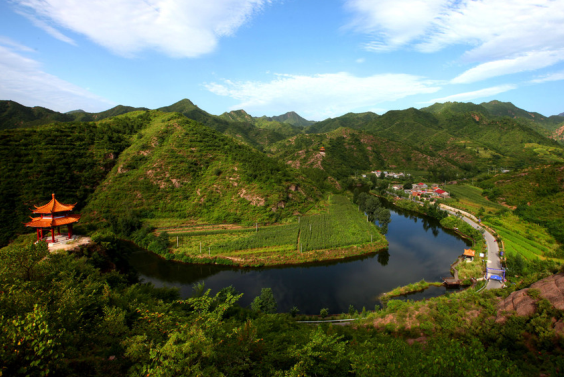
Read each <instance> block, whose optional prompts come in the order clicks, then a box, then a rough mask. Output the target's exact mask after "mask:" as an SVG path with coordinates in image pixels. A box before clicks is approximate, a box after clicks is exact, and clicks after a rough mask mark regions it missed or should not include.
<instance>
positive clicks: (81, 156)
mask: <svg viewBox="0 0 564 377" xmlns="http://www.w3.org/2000/svg"><path fill="white" fill-rule="evenodd" d="M151 116H152V115H151V113H142V114H139V115H137V116H132V117H126V116H124V117H121V118H115V119H113V120H111V121H110V120H108V121H104V122H101V123H97V124H94V123H64V124H57V125H51V126H43V127H40V128H35V129H17V130H5V131H0V160H1V161H2V164H0V175H1V176H2V177H3V178H2V179H1V180H0V192H2V200H1V201H0V245H5V244H6V243H7V242H8V241H9V240H11V239H13V238H14V236H15V235H16V234H17V233H23V232H25V231H26V228H25V227H24V226H23V223H25V222H27V221H29V216H30V215H31V212H30V210H29V208H30V207H32V206H33V205H37V206H39V205H43V204H45V203H46V202H47V201H48V200H49V199H50V198H51V194H52V193H55V194H56V197H57V200H59V201H60V202H62V203H77V206H76V207H75V210H77V211H80V210H81V209H82V208H83V207H84V206H85V205H86V203H87V201H88V200H89V198H90V196H91V195H92V193H93V192H94V190H95V189H96V187H97V186H98V185H99V184H100V183H101V181H102V180H103V179H104V178H105V176H106V174H107V172H108V171H110V170H111V169H112V167H113V166H114V164H115V162H116V159H117V157H118V156H119V154H120V153H121V152H122V151H123V150H124V149H125V148H127V147H128V146H129V145H130V137H131V135H133V134H135V133H137V132H138V131H139V130H141V129H142V128H144V127H145V126H146V125H147V124H148V123H149V122H150V121H151Z"/></svg>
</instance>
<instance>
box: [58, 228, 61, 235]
mask: <svg viewBox="0 0 564 377" xmlns="http://www.w3.org/2000/svg"><path fill="white" fill-rule="evenodd" d="M60 235H61V227H60V226H58V227H57V236H60Z"/></svg>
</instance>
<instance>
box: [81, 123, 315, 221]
mask: <svg viewBox="0 0 564 377" xmlns="http://www.w3.org/2000/svg"><path fill="white" fill-rule="evenodd" d="M155 114H157V115H155V118H153V120H152V122H151V124H150V125H149V126H148V127H146V128H144V129H143V130H142V131H141V133H140V134H139V135H138V136H137V137H136V138H135V140H133V142H132V145H131V146H130V147H129V148H127V149H126V150H125V151H124V152H123V153H122V154H121V155H120V157H119V159H118V161H117V162H116V166H115V167H114V168H113V169H112V171H111V172H110V173H109V175H108V176H107V178H106V180H105V181H104V182H103V183H102V184H101V185H100V186H99V187H98V189H97V190H96V192H95V193H94V195H93V198H92V200H91V201H90V202H89V204H88V205H87V207H86V208H85V210H84V213H85V214H86V217H85V219H86V221H95V220H103V219H105V218H106V217H108V216H122V215H123V214H127V213H129V214H130V213H132V212H134V213H135V216H138V217H140V218H152V219H155V218H156V219H159V218H161V219H184V220H185V221H187V222H189V221H195V220H201V221H206V222H230V223H233V222H249V223H251V222H257V221H258V222H274V221H278V220H280V219H282V218H286V217H288V216H292V215H293V213H294V212H300V211H303V210H304V208H306V207H307V206H309V205H311V202H310V201H315V200H316V199H317V191H316V189H315V188H314V187H313V186H312V185H311V184H308V183H307V182H305V181H304V179H303V178H300V177H299V176H298V174H297V172H296V171H295V170H294V169H292V168H290V167H288V166H287V165H285V164H283V163H280V162H278V161H277V160H275V159H272V158H269V157H267V156H266V155H264V154H263V153H261V152H259V151H256V150H255V149H252V148H250V147H248V146H246V145H242V144H241V143H238V142H236V141H235V140H233V139H232V138H230V137H227V136H225V135H222V134H220V133H218V132H216V131H215V130H212V129H211V128H209V127H205V126H203V125H201V124H199V123H196V122H194V121H192V120H189V119H187V118H185V117H184V116H182V115H180V114H178V113H173V114H166V113H159V112H155ZM298 188H299V189H298Z"/></svg>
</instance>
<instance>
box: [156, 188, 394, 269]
mask: <svg viewBox="0 0 564 377" xmlns="http://www.w3.org/2000/svg"><path fill="white" fill-rule="evenodd" d="M168 241H169V248H168V249H167V250H163V251H162V254H160V256H161V257H163V258H165V259H167V260H175V261H178V262H183V263H196V264H222V265H231V266H239V267H264V266H277V265H297V264H303V263H314V262H321V261H332V260H340V259H345V258H350V257H357V256H360V255H367V254H374V253H378V252H380V251H382V250H385V249H386V248H387V247H388V241H387V240H386V238H385V237H384V235H383V234H382V233H381V232H380V231H379V229H378V228H377V227H376V226H375V224H373V223H371V222H368V221H367V218H366V216H365V215H364V214H363V213H362V212H360V211H359V210H358V208H357V206H356V205H354V204H352V203H351V201H350V200H349V199H348V198H347V197H346V196H342V195H332V196H330V197H329V198H328V200H327V208H326V211H325V213H321V214H315V215H310V216H299V217H296V219H295V221H294V222H293V223H289V224H276V225H268V226H265V225H261V224H256V226H255V227H253V228H245V229H243V228H239V229H237V228H228V229H215V230H203V231H198V230H196V231H186V232H178V233H172V234H168ZM149 249H150V248H149Z"/></svg>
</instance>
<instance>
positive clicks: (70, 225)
mask: <svg viewBox="0 0 564 377" xmlns="http://www.w3.org/2000/svg"><path fill="white" fill-rule="evenodd" d="M67 228H68V230H69V240H70V239H71V238H72V223H71V224H69V225H67Z"/></svg>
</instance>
